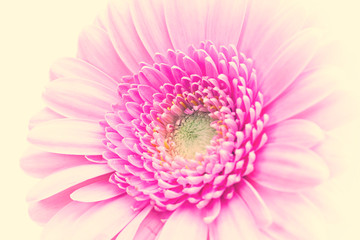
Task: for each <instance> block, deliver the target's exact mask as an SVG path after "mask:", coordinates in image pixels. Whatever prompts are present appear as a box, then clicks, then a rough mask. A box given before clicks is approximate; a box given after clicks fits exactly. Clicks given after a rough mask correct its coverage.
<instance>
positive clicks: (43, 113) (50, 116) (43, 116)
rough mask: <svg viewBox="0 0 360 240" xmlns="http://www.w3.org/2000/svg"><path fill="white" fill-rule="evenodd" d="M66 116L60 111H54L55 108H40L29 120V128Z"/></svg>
mask: <svg viewBox="0 0 360 240" xmlns="http://www.w3.org/2000/svg"><path fill="white" fill-rule="evenodd" d="M59 118H64V116H61V115H60V114H59V113H57V112H54V111H53V110H51V109H49V108H44V109H42V110H40V111H39V112H38V113H36V114H35V115H34V116H32V118H31V119H30V122H29V129H32V128H33V127H35V126H36V125H38V124H40V123H43V122H47V121H50V120H54V119H59Z"/></svg>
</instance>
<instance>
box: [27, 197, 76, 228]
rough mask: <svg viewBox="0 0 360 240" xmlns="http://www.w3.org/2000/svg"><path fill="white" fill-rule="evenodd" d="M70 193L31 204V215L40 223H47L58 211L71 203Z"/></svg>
mask: <svg viewBox="0 0 360 240" xmlns="http://www.w3.org/2000/svg"><path fill="white" fill-rule="evenodd" d="M69 194H70V191H63V192H60V193H57V194H55V195H53V196H51V197H49V198H46V199H42V200H40V201H34V202H31V203H29V215H30V217H31V219H33V220H34V221H36V222H38V223H47V222H48V221H49V220H50V219H51V218H52V217H53V216H54V215H55V214H56V213H57V212H58V211H60V210H61V209H62V208H63V207H64V206H66V205H67V204H68V203H70V202H71V199H70V197H69Z"/></svg>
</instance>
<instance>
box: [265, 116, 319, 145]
mask: <svg viewBox="0 0 360 240" xmlns="http://www.w3.org/2000/svg"><path fill="white" fill-rule="evenodd" d="M266 134H267V136H268V143H291V144H294V145H297V146H303V147H305V148H310V147H313V146H315V145H316V144H318V143H320V142H321V141H323V140H324V139H325V133H324V131H323V130H322V129H321V128H320V127H319V126H318V125H316V124H315V123H313V122H310V121H307V120H304V119H290V120H286V121H283V122H280V123H279V124H277V125H274V126H272V127H270V128H268V129H266Z"/></svg>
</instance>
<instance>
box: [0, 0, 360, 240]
mask: <svg viewBox="0 0 360 240" xmlns="http://www.w3.org/2000/svg"><path fill="white" fill-rule="evenodd" d="M270 1H271V0H270ZM305 2H308V4H311V5H309V6H310V8H312V9H313V10H314V12H316V13H317V14H318V15H320V16H321V17H322V18H324V19H326V21H325V22H326V23H327V25H328V26H331V27H332V30H333V31H334V32H335V33H336V34H337V35H339V36H340V37H341V39H342V41H343V42H344V43H345V44H344V54H346V56H347V59H348V60H349V61H348V63H346V66H347V67H348V69H347V70H348V71H349V76H350V77H348V78H347V77H344V79H343V83H342V87H343V88H348V89H350V90H352V91H353V93H354V94H357V98H360V94H359V88H360V82H359V81H360V80H359V76H360V74H359V71H360V61H359V59H360V47H359V46H360V33H359V32H360V31H359V28H360V27H359V23H360V14H359V12H360V4H359V2H358V1H357V0H341V1H340V0H337V1H335V0H311V1H310V0H305ZM105 4H106V0H61V1H60V0H17V1H4V0H0V104H1V106H0V116H1V117H0V142H1V144H0V154H1V155H0V156H1V157H0V158H1V159H0V178H1V179H0V184H1V186H0V190H1V192H0V220H1V222H0V239H39V237H40V230H41V228H40V227H39V226H37V225H36V224H35V223H33V222H32V221H31V220H30V219H29V217H28V216H27V207H26V203H25V200H24V199H25V195H26V192H27V191H28V190H29V189H30V187H31V186H33V185H34V184H35V182H36V180H34V179H32V178H30V177H28V176H26V175H25V174H24V173H23V172H22V171H21V170H20V169H19V164H18V159H19V157H20V155H21V152H22V151H23V150H24V149H25V148H26V140H25V139H26V134H27V122H28V120H29V118H30V116H31V115H32V114H33V113H34V112H36V111H37V110H38V109H40V108H41V106H42V103H41V92H42V89H43V86H44V85H45V83H46V82H47V77H48V68H49V66H50V64H51V63H52V62H53V61H54V60H55V59H57V58H58V57H61V56H74V55H75V52H76V47H77V36H78V34H79V32H80V31H81V29H82V27H83V26H85V25H87V24H90V23H91V22H92V20H93V18H94V17H95V16H96V14H97V12H99V11H100V10H101V9H103V8H104V7H105ZM359 106H360V101H358V102H354V105H353V107H354V108H360V107H359ZM345 130H346V131H345ZM338 132H343V134H342V135H343V137H344V139H350V141H349V144H348V145H347V146H348V147H347V148H348V149H347V155H348V156H350V158H349V159H350V160H352V161H350V166H351V168H350V169H349V170H348V172H347V173H346V174H345V175H344V176H343V177H342V178H341V179H339V181H338V185H339V186H340V189H341V192H340V194H338V196H337V198H336V199H335V202H337V203H338V205H339V206H340V207H341V214H340V215H341V216H342V219H341V221H339V222H338V223H337V224H336V225H335V226H338V228H333V230H332V235H333V236H334V239H336V238H335V237H340V238H339V239H346V240H352V239H354V240H356V239H360V227H359V216H360V206H359V203H360V194H359V193H360V158H359V154H358V153H357V152H358V151H360V140H359V139H360V138H359V135H360V131H359V126H358V122H353V123H352V124H349V125H348V126H347V127H346V128H345V129H342V130H339V131H338Z"/></svg>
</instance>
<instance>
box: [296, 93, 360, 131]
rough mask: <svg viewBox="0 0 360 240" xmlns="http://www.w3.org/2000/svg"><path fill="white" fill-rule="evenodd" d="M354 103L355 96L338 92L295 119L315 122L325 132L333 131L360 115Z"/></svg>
mask: <svg viewBox="0 0 360 240" xmlns="http://www.w3.org/2000/svg"><path fill="white" fill-rule="evenodd" d="M354 103H355V96H352V95H350V94H349V93H346V92H340V91H337V92H334V93H333V94H331V95H329V96H328V97H326V98H325V99H323V100H322V101H320V102H318V103H317V104H315V105H313V106H312V107H310V108H308V109H306V110H305V111H303V112H301V113H299V114H297V115H295V116H294V118H304V119H307V120H309V121H313V122H315V123H316V124H317V125H319V126H320V127H321V128H322V129H324V130H331V129H334V128H336V127H339V126H341V125H342V124H344V123H346V122H348V121H350V120H352V119H354V116H355V115H356V114H358V108H356V107H355V105H354Z"/></svg>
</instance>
